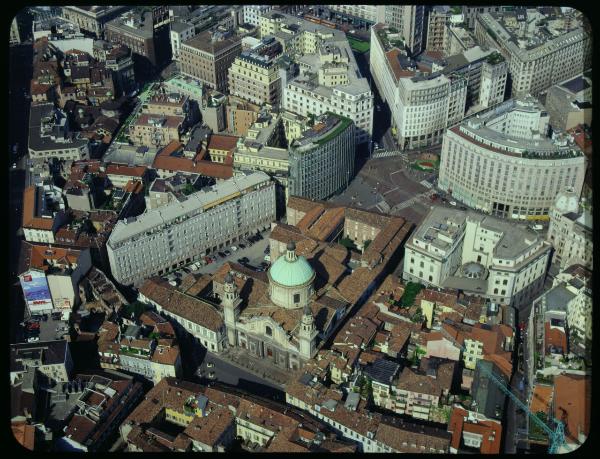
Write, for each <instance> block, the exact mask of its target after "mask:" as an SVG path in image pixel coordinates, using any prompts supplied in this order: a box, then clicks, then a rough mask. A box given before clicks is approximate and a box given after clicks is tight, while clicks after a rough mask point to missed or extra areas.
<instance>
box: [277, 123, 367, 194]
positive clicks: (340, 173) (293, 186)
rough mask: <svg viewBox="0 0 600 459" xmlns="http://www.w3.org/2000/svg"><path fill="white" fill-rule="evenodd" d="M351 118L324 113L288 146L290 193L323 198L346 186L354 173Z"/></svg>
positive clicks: (353, 143) (352, 124) (353, 141)
mask: <svg viewBox="0 0 600 459" xmlns="http://www.w3.org/2000/svg"><path fill="white" fill-rule="evenodd" d="M354 129H355V128H354V123H353V122H352V120H351V119H349V118H345V117H342V116H339V115H334V114H331V113H328V114H325V115H323V116H322V117H321V119H320V120H319V121H318V122H317V123H316V124H315V125H314V126H313V127H312V128H310V129H307V130H305V131H304V132H303V133H302V134H301V137H299V138H297V139H295V140H293V141H291V143H290V147H289V167H290V172H289V174H290V175H289V182H288V187H289V190H288V192H289V194H290V195H293V196H301V197H304V198H309V199H314V200H322V199H327V198H329V197H331V196H333V195H334V194H336V193H339V192H340V191H343V190H345V189H346V187H348V185H349V183H350V180H352V178H353V176H354V158H355V148H356V147H355V135H354Z"/></svg>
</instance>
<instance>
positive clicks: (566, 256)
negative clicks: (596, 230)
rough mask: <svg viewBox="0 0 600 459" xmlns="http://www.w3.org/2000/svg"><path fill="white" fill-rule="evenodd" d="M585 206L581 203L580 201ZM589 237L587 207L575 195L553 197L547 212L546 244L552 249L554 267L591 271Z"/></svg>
mask: <svg viewBox="0 0 600 459" xmlns="http://www.w3.org/2000/svg"><path fill="white" fill-rule="evenodd" d="M582 203H583V204H585V201H584V200H582ZM592 236H593V233H592V212H591V207H587V206H586V207H585V208H584V207H583V206H582V205H581V204H580V202H579V198H578V196H577V194H576V193H573V192H570V191H566V192H561V193H559V194H558V195H557V196H556V202H555V204H554V206H552V208H551V210H550V226H549V228H548V236H547V240H548V242H550V243H551V244H552V246H553V247H554V258H553V262H554V263H559V266H560V268H561V269H565V268H568V267H569V266H571V265H574V264H581V265H583V266H585V267H587V268H590V269H591V268H592V264H593V252H594V250H593V244H594V241H593V237H592Z"/></svg>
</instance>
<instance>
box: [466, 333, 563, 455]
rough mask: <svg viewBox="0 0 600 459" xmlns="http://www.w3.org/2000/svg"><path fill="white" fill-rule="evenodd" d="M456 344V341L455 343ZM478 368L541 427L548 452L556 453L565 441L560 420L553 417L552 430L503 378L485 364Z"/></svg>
mask: <svg viewBox="0 0 600 459" xmlns="http://www.w3.org/2000/svg"><path fill="white" fill-rule="evenodd" d="M457 344H458V343H457ZM459 347H460V348H461V349H462V351H463V352H465V351H466V349H465V347H464V346H461V345H459ZM479 369H480V370H481V371H482V373H484V374H485V375H486V376H487V377H488V379H490V380H491V381H492V382H494V383H495V384H496V385H497V386H498V387H499V388H500V390H502V392H504V393H505V394H506V395H508V396H509V397H510V398H511V400H513V401H514V402H515V403H516V404H517V406H519V407H520V408H521V409H522V410H523V411H524V412H525V413H527V415H528V416H529V417H530V418H531V419H532V420H533V422H535V423H536V424H537V425H538V426H539V427H541V428H542V430H543V431H544V432H546V434H547V435H548V442H549V448H548V452H549V453H550V454H556V453H558V449H559V448H560V447H561V446H562V445H564V443H565V428H564V425H563V423H562V422H561V421H559V420H558V419H556V418H553V422H554V424H555V428H554V430H552V428H551V427H550V426H548V425H547V424H546V423H545V422H544V421H542V420H541V419H540V418H538V417H537V416H536V415H535V414H534V413H532V412H531V410H530V409H529V407H528V406H527V405H525V404H524V403H523V402H522V401H521V400H520V399H519V397H517V396H516V395H515V394H513V392H512V390H511V389H510V387H508V386H507V385H506V384H505V382H504V381H503V380H501V379H500V378H497V377H496V376H495V375H494V374H493V373H492V372H491V371H490V370H488V369H487V368H486V367H485V366H480V367H479Z"/></svg>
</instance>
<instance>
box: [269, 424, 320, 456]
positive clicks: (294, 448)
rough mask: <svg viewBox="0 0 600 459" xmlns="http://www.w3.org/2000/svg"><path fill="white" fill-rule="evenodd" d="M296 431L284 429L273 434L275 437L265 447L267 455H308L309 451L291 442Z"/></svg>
mask: <svg viewBox="0 0 600 459" xmlns="http://www.w3.org/2000/svg"><path fill="white" fill-rule="evenodd" d="M295 430H296V429H294V428H292V427H286V428H284V429H282V431H281V432H279V433H277V434H275V437H274V438H273V439H272V440H271V442H270V443H269V444H268V445H267V447H266V449H265V452H267V453H309V452H310V450H309V449H308V448H307V447H306V446H303V445H300V444H299V443H296V442H294V441H292V440H291V438H292V437H293V435H294V432H295Z"/></svg>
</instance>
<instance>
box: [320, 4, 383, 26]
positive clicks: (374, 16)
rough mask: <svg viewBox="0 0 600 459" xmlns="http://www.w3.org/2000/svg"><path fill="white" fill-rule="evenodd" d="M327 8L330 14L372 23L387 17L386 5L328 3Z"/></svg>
mask: <svg viewBox="0 0 600 459" xmlns="http://www.w3.org/2000/svg"><path fill="white" fill-rule="evenodd" d="M327 8H328V9H329V11H330V14H332V13H334V14H336V15H341V16H343V17H344V18H348V19H363V20H365V21H366V22H368V23H370V24H371V25H372V24H376V23H377V22H381V21H383V20H384V19H385V8H386V5H353V4H350V5H327ZM332 15H333V14H332Z"/></svg>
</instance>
